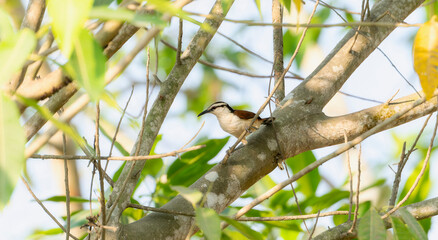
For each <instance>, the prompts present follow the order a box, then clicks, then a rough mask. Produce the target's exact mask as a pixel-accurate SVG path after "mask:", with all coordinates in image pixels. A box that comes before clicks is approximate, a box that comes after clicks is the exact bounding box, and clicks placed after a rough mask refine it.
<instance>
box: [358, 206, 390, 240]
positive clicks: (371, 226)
mask: <svg viewBox="0 0 438 240" xmlns="http://www.w3.org/2000/svg"><path fill="white" fill-rule="evenodd" d="M358 237H359V240H368V239H369V240H380V239H382V240H385V239H386V229H385V224H384V223H383V220H382V219H381V218H380V215H379V214H377V212H376V210H374V209H370V210H369V211H368V212H367V213H366V214H365V215H364V216H363V217H362V218H361V219H360V222H359V227H358Z"/></svg>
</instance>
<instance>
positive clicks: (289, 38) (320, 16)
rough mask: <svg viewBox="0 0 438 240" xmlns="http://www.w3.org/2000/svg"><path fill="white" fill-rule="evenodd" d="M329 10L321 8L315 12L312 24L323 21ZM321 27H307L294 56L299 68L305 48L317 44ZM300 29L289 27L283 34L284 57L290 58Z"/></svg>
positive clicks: (298, 37)
mask: <svg viewBox="0 0 438 240" xmlns="http://www.w3.org/2000/svg"><path fill="white" fill-rule="evenodd" d="M330 14H331V11H330V9H328V8H323V9H321V10H320V11H317V12H316V13H315V16H314V17H313V18H312V21H311V23H312V24H318V23H324V22H325V21H326V20H327V19H328V18H329V16H330ZM321 31H322V29H320V28H309V29H308V30H307V33H306V37H305V38H304V40H303V43H302V45H301V48H300V51H299V52H298V54H297V56H296V58H295V61H294V62H295V64H296V65H297V67H298V68H299V67H300V66H301V62H302V60H303V57H304V54H306V48H308V47H311V46H313V45H317V44H318V40H319V36H320V34H321ZM301 34H302V31H301V30H300V31H296V29H294V28H289V29H288V30H287V31H286V32H285V33H284V36H283V41H284V43H283V45H284V46H283V52H284V53H283V54H284V56H285V57H286V58H290V57H291V56H292V55H293V53H294V52H295V48H296V47H297V45H298V42H299V40H300V38H301Z"/></svg>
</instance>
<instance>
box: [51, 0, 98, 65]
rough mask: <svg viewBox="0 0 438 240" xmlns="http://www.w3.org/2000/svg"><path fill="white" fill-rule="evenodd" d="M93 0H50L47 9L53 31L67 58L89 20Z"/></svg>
mask: <svg viewBox="0 0 438 240" xmlns="http://www.w3.org/2000/svg"><path fill="white" fill-rule="evenodd" d="M92 6H93V0H50V1H49V2H48V4H47V11H48V13H49V16H50V18H51V19H52V23H51V25H52V31H53V34H54V35H55V40H56V41H57V43H58V47H59V49H61V52H62V53H63V54H64V56H65V57H66V58H70V55H71V53H72V52H73V44H74V43H75V42H76V40H77V38H78V37H79V33H80V31H81V29H82V28H83V26H84V24H85V21H86V20H87V17H88V13H89V12H90V9H91V7H92Z"/></svg>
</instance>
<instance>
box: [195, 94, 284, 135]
mask: <svg viewBox="0 0 438 240" xmlns="http://www.w3.org/2000/svg"><path fill="white" fill-rule="evenodd" d="M206 113H211V114H213V115H215V116H216V118H217V120H218V121H219V125H220V126H221V128H222V129H223V130H224V131H225V132H227V133H229V134H231V135H233V136H235V137H236V138H239V137H240V135H241V134H242V133H243V132H244V131H248V132H249V133H251V132H253V131H254V130H257V129H258V128H259V127H260V126H261V125H262V124H270V123H272V121H273V120H275V119H274V118H260V117H257V119H256V121H255V122H254V124H253V125H252V127H251V128H249V124H250V123H251V120H252V119H253V118H254V116H255V113H253V112H250V111H245V110H235V109H233V108H232V107H230V105H228V104H227V103H226V102H222V101H218V102H215V103H213V104H211V105H210V106H209V107H208V108H207V109H205V110H204V111H202V112H201V113H200V114H198V117H200V116H202V115H204V114H206ZM242 143H243V144H247V141H246V140H245V139H243V140H242Z"/></svg>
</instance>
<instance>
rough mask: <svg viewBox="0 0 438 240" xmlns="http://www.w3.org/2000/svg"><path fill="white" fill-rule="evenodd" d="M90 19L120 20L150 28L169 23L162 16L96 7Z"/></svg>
mask: <svg viewBox="0 0 438 240" xmlns="http://www.w3.org/2000/svg"><path fill="white" fill-rule="evenodd" d="M90 18H98V19H101V20H118V21H122V22H125V21H126V22H128V23H131V24H133V25H135V26H137V27H149V26H150V25H151V24H154V25H156V26H157V25H158V26H161V27H165V26H166V25H167V22H165V21H163V20H162V19H161V17H160V15H158V14H156V15H151V14H138V13H136V12H133V11H129V10H127V9H111V8H108V7H103V6H100V7H94V8H93V9H91V11H90Z"/></svg>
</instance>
